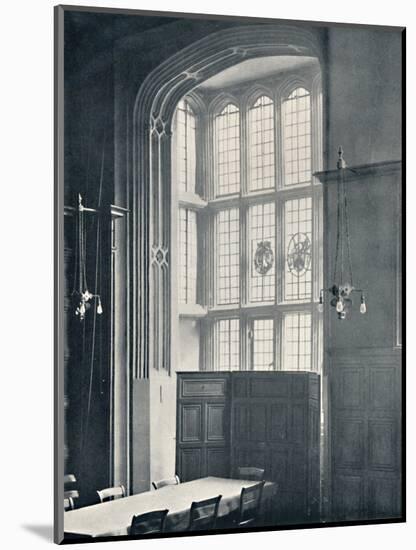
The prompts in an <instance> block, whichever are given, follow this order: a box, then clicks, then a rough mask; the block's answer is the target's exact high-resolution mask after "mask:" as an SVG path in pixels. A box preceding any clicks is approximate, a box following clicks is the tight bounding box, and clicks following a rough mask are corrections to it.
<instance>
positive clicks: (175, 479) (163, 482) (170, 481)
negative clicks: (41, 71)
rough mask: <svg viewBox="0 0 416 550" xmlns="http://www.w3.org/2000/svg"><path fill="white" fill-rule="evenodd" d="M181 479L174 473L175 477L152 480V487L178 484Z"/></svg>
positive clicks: (158, 487) (159, 487) (157, 487)
mask: <svg viewBox="0 0 416 550" xmlns="http://www.w3.org/2000/svg"><path fill="white" fill-rule="evenodd" d="M180 482H181V480H180V479H179V477H178V476H176V475H175V477H172V478H169V479H161V480H159V481H152V485H153V488H154V489H156V490H157V489H161V488H162V487H166V485H179V483H180Z"/></svg>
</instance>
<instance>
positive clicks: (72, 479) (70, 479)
mask: <svg viewBox="0 0 416 550" xmlns="http://www.w3.org/2000/svg"><path fill="white" fill-rule="evenodd" d="M76 482H77V478H76V477H75V476H74V474H65V475H64V485H68V483H76Z"/></svg>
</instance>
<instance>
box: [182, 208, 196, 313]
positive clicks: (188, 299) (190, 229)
mask: <svg viewBox="0 0 416 550" xmlns="http://www.w3.org/2000/svg"><path fill="white" fill-rule="evenodd" d="M179 257H180V262H179V268H180V269H179V301H180V303H182V304H195V303H196V262H197V242H196V213H195V212H194V211H193V210H189V209H187V208H180V209H179Z"/></svg>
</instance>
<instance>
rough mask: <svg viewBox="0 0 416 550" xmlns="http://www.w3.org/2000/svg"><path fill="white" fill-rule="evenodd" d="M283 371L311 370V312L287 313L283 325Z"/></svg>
mask: <svg viewBox="0 0 416 550" xmlns="http://www.w3.org/2000/svg"><path fill="white" fill-rule="evenodd" d="M283 337H284V347H283V369H284V370H306V371H309V370H311V365H312V316H311V314H310V313H309V312H301V313H287V314H285V315H284V323H283Z"/></svg>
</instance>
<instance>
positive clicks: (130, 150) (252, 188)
mask: <svg viewBox="0 0 416 550" xmlns="http://www.w3.org/2000/svg"><path fill="white" fill-rule="evenodd" d="M55 24H56V32H57V39H56V40H57V43H56V56H57V59H56V61H57V71H58V74H57V94H58V95H57V101H58V106H57V107H58V113H57V115H58V137H57V140H58V144H57V152H58V157H59V158H60V160H61V163H60V164H59V167H58V174H57V178H58V185H60V187H59V190H58V198H59V200H58V203H57V208H58V218H59V216H60V215H62V218H61V221H62V224H63V228H62V231H63V242H62V243H61V244H62V248H61V249H60V250H59V258H58V259H59V260H61V261H62V265H61V266H60V267H61V268H62V272H61V275H62V287H61V288H60V289H59V291H60V292H61V294H60V295H59V296H58V300H59V303H60V305H61V309H60V310H58V316H60V315H62V317H59V318H62V323H60V325H61V326H62V327H63V333H62V334H60V335H58V338H61V343H62V346H61V352H62V357H59V354H58V361H59V360H60V359H62V364H58V368H61V369H62V371H61V375H62V377H61V378H60V381H59V382H58V384H57V395H56V400H57V401H56V406H57V415H58V419H59V420H60V421H61V422H60V423H59V426H60V428H59V430H58V434H57V437H58V439H57V441H56V445H57V449H56V451H57V464H56V476H57V477H56V483H57V486H56V487H55V489H56V491H57V494H58V495H59V497H58V498H59V499H61V502H59V503H57V504H56V507H57V509H56V513H57V516H58V517H57V522H56V534H55V538H56V539H58V540H57V541H58V542H59V541H60V540H59V539H60V537H62V536H63V540H64V541H65V542H68V541H69V542H71V541H73V542H77V541H84V540H88V539H98V540H100V539H101V540H107V539H109V538H111V537H131V538H137V537H138V538H143V537H149V536H150V537H152V536H169V535H172V534H176V535H177V534H178V533H179V534H195V533H197V534H210V533H211V534H212V533H220V532H221V531H226V532H232V531H234V530H235V531H239V532H240V531H242V530H247V529H248V530H253V529H254V530H261V529H284V528H285V527H292V528H293V527H294V526H300V527H305V526H308V525H314V526H316V525H331V524H334V523H336V524H345V525H348V524H351V523H353V524H354V523H357V522H358V523H360V522H383V521H390V522H391V521H397V522H400V521H403V520H404V499H403V475H404V471H403V456H402V421H403V418H402V413H403V407H402V388H403V376H402V370H401V369H402V340H403V337H402V247H401V242H402V203H401V196H402V184H403V179H402V135H403V133H402V129H403V128H402V109H403V104H402V98H403V88H402V83H403V71H404V70H403V66H402V60H403V49H404V29H403V28H400V27H377V26H360V25H358V26H356V25H353V24H347V25H332V24H325V23H314V22H313V21H311V22H296V21H283V20H272V19H256V18H238V17H216V16H208V15H205V16H204V15H201V16H195V15H189V14H170V13H152V12H149V13H146V12H140V11H138V12H123V11H122V10H121V11H120V10H114V11H112V10H100V9H95V10H93V9H90V8H87V7H85V8H83V7H70V6H67V7H60V6H58V7H56V8H55ZM60 130H62V133H60ZM59 155H61V156H59ZM61 207H62V210H59V208H61ZM60 452H61V453H62V460H61V461H60V460H59V456H58V455H59V453H60Z"/></svg>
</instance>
